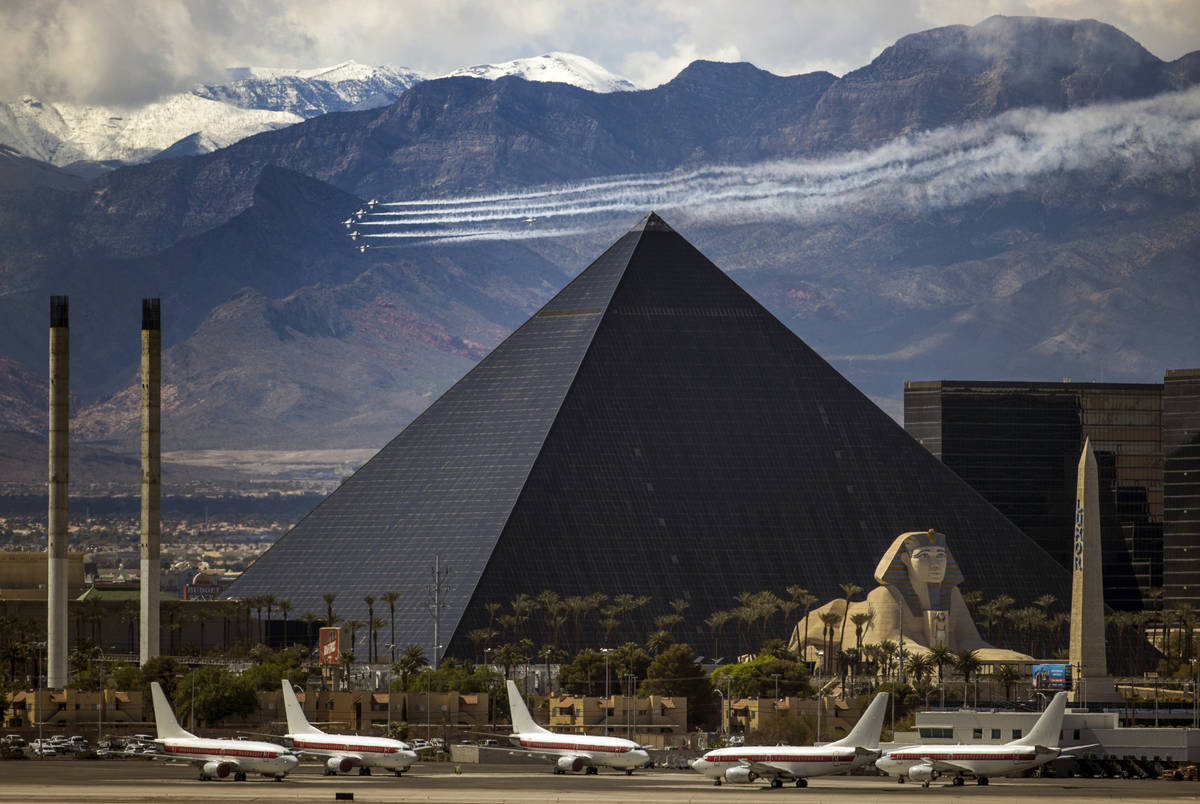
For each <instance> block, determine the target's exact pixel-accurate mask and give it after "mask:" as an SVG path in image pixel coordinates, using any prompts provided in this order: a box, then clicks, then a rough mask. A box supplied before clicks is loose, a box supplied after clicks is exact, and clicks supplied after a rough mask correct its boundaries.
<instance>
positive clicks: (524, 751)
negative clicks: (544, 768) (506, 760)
mask: <svg viewBox="0 0 1200 804" xmlns="http://www.w3.org/2000/svg"><path fill="white" fill-rule="evenodd" d="M481 747H482V748H488V747H489V746H481ZM490 748H491V749H492V750H493V751H495V750H500V751H507V752H508V755H509V756H513V757H522V756H523V757H529V758H530V759H549V760H551V761H552V762H557V761H558V760H559V759H561V758H562V757H579V758H580V759H582V760H584V761H585V762H587V763H588V764H589V765H590V764H592V755H591V754H589V753H588V752H587V751H571V752H570V753H561V754H559V753H552V752H549V751H538V750H537V749H531V748H497V746H490Z"/></svg>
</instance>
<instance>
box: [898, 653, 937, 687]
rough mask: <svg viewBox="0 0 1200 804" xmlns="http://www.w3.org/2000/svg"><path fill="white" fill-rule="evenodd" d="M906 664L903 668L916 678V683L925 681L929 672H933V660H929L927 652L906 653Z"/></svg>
mask: <svg viewBox="0 0 1200 804" xmlns="http://www.w3.org/2000/svg"><path fill="white" fill-rule="evenodd" d="M905 658H906V660H907V664H906V665H905V668H906V669H907V670H908V672H909V673H911V674H912V677H913V678H915V679H916V680H917V683H921V684H923V683H925V682H927V681H928V680H929V674H930V673H932V672H933V661H932V660H930V658H929V654H928V653H914V654H911V655H908V654H906V655H905Z"/></svg>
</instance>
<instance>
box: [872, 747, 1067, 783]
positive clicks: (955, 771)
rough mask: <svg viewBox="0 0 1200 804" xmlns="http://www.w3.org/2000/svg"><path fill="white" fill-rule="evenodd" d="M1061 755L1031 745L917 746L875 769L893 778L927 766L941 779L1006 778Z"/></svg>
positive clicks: (877, 763) (882, 761)
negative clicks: (965, 776) (968, 777)
mask: <svg viewBox="0 0 1200 804" xmlns="http://www.w3.org/2000/svg"><path fill="white" fill-rule="evenodd" d="M1058 754H1059V752H1058V751H1038V749H1037V747H1036V746H1032V745H914V746H908V747H905V748H897V749H895V750H893V751H888V752H887V753H885V754H884V755H883V756H881V757H880V758H879V759H878V760H876V761H875V767H877V768H879V769H880V770H881V771H883V772H884V773H887V774H888V775H891V776H909V775H912V770H913V768H924V767H925V766H928V767H929V768H930V769H931V770H934V771H936V772H937V775H940V776H963V775H970V776H976V777H981V776H982V777H988V776H1004V775H1006V774H1009V773H1020V772H1021V771H1024V770H1028V769H1030V768H1036V767H1037V766H1038V765H1043V764H1045V763H1047V762H1049V761H1050V760H1052V759H1054V758H1055V757H1057V756H1058ZM919 773H920V772H919V771H918V775H919Z"/></svg>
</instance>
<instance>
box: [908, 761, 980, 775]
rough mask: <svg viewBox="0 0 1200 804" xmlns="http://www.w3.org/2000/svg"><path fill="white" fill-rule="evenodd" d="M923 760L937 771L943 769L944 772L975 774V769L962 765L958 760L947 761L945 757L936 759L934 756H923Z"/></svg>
mask: <svg viewBox="0 0 1200 804" xmlns="http://www.w3.org/2000/svg"><path fill="white" fill-rule="evenodd" d="M921 761H922V762H924V763H925V764H926V765H928V766H929V767H931V768H933V769H934V770H935V771H941V772H943V773H946V772H953V773H962V774H966V775H968V776H974V775H975V769H974V768H972V767H971V766H969V765H962V764H959V763H957V762H947V761H946V760H944V759H934V758H932V757H921Z"/></svg>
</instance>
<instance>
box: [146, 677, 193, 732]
mask: <svg viewBox="0 0 1200 804" xmlns="http://www.w3.org/2000/svg"><path fill="white" fill-rule="evenodd" d="M150 697H152V698H153V699H154V726H155V728H156V729H157V730H158V739H160V740H180V739H188V738H193V739H194V738H195V737H196V735H194V734H192V733H191V732H190V731H185V730H184V728H183V726H180V725H179V721H178V720H176V719H175V713H174V712H172V711H171V704H170V702H168V701H167V694H166V693H165V692H163V688H162V685H160V684H159V683H158V682H157V681H151V682H150Z"/></svg>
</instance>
